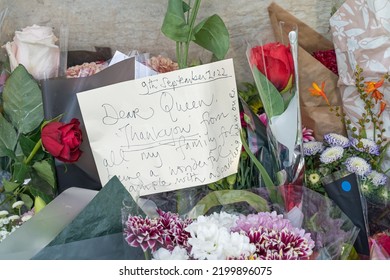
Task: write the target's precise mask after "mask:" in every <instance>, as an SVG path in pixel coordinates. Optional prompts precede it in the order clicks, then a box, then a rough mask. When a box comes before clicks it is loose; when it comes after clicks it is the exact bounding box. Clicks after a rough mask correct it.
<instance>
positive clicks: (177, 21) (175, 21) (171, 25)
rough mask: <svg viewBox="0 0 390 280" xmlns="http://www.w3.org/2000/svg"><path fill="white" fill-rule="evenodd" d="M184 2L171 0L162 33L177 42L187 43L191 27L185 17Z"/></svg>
mask: <svg viewBox="0 0 390 280" xmlns="http://www.w3.org/2000/svg"><path fill="white" fill-rule="evenodd" d="M184 9H185V6H184V5H183V1H182V0H169V2H168V9H167V12H166V14H165V17H164V22H163V25H162V27H161V31H162V33H163V34H164V35H165V36H167V37H168V38H170V39H172V40H174V41H176V42H187V40H188V34H189V33H190V27H189V25H188V24H187V22H186V19H185V17H184Z"/></svg>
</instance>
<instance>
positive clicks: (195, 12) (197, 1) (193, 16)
mask: <svg viewBox="0 0 390 280" xmlns="http://www.w3.org/2000/svg"><path fill="white" fill-rule="evenodd" d="M200 2H201V0H195V4H194V7H193V8H192V9H191V15H190V19H189V26H190V31H189V32H188V37H187V41H186V42H185V47H184V57H183V64H182V66H183V68H184V67H187V60H188V50H189V47H190V42H191V41H192V31H193V29H194V25H195V20H196V16H197V15H198V12H199V7H200ZM182 54H183V53H182Z"/></svg>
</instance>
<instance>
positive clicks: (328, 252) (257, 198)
mask: <svg viewBox="0 0 390 280" xmlns="http://www.w3.org/2000/svg"><path fill="white" fill-rule="evenodd" d="M273 189H274V192H276V193H278V194H280V195H281V196H282V195H283V194H284V193H286V190H285V189H286V187H284V186H280V187H274V188H273ZM288 189H289V192H290V193H291V194H293V195H294V196H295V198H296V200H295V205H294V207H292V208H291V210H290V211H287V210H286V209H287V207H291V205H290V206H287V205H285V204H284V203H283V200H281V201H280V202H279V203H275V202H274V201H272V200H271V199H270V197H269V195H268V191H267V189H266V188H252V189H249V190H221V191H212V192H209V193H204V194H203V195H202V194H201V193H200V192H199V193H198V196H199V197H198V198H193V199H194V200H198V202H197V203H196V205H195V206H194V207H193V208H192V209H191V210H190V211H189V212H188V213H186V214H184V215H180V218H182V219H183V221H186V219H187V220H188V219H191V220H193V221H195V220H197V218H198V217H203V216H212V215H215V214H216V213H221V215H223V213H228V214H233V215H237V216H238V217H243V216H247V215H253V214H255V215H257V214H258V213H261V212H263V213H264V212H266V213H272V212H274V211H275V213H276V214H282V215H283V217H284V218H286V219H288V220H289V221H290V222H291V224H292V225H294V227H296V228H299V229H303V230H304V232H305V233H310V237H311V239H312V240H313V242H314V244H315V246H314V249H313V254H312V255H311V256H310V259H347V258H348V257H349V255H350V254H352V253H353V251H352V250H353V249H352V245H353V243H354V242H355V239H356V237H357V234H358V229H357V227H356V226H354V224H353V223H352V222H351V220H350V219H349V218H348V217H347V216H346V215H345V214H344V213H343V212H342V211H341V210H340V208H339V207H338V206H337V205H336V204H335V203H334V202H333V201H331V200H330V199H328V198H326V197H325V196H323V195H321V194H319V193H316V192H314V191H311V190H310V189H308V188H305V187H303V186H291V185H290V186H288ZM268 190H269V189H268ZM175 195H176V194H175V192H172V193H166V194H165V195H164V199H162V200H160V199H159V197H157V196H155V197H149V198H141V199H140V200H139V204H138V205H139V207H138V206H137V204H135V202H133V203H132V204H131V207H125V208H123V211H124V212H122V213H124V216H123V222H124V224H123V226H124V232H125V238H127V239H128V240H130V241H128V242H131V241H132V237H129V234H128V230H129V229H128V225H129V224H128V223H130V222H131V220H133V217H139V219H140V220H139V221H140V222H142V221H144V220H143V219H146V220H148V219H150V220H153V219H156V218H158V217H159V215H160V216H161V213H158V212H156V209H159V210H158V211H160V210H162V211H165V212H170V214H169V215H172V213H176V211H175V208H174V207H173V208H172V207H171V209H169V208H170V207H169V206H174V205H175V203H174V201H175ZM298 198H299V199H298ZM167 199H168V201H171V202H172V203H169V204H167V203H166V200H167ZM167 206H168V207H167ZM163 215H166V214H163ZM173 215H175V214H173ZM261 215H263V214H261ZM126 217H127V219H126ZM248 217H249V216H248ZM134 219H138V218H134ZM176 219H177V217H176V218H172V219H171V222H172V223H174V220H176ZM202 219H203V218H202ZM126 233H127V235H126ZM138 233H139V232H138ZM132 234H134V232H132ZM182 234H183V233H182V232H181V233H180V234H179V235H180V236H182ZM126 236H127V237H126ZM140 238H141V237H140ZM134 245H135V246H137V244H136V243H133V246H134ZM166 245H167V243H164V242H162V243H161V244H160V243H159V244H158V245H154V246H156V247H153V248H154V249H155V250H153V251H156V250H157V249H158V248H160V247H162V248H164V249H163V250H165V249H167V247H164V246H166ZM168 247H169V246H168ZM144 249H145V248H144ZM139 250H140V251H141V252H142V250H141V248H139ZM148 250H149V249H148V248H146V250H144V251H145V252H147V251H148ZM171 252H172V251H171ZM150 253H151V252H149V254H148V256H149V257H150ZM138 256H139V255H138Z"/></svg>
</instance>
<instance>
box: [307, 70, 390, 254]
mask: <svg viewBox="0 0 390 280" xmlns="http://www.w3.org/2000/svg"><path fill="white" fill-rule="evenodd" d="M386 78H387V76H386V75H385V76H384V77H383V78H381V79H380V80H379V81H373V80H366V79H365V78H364V77H363V76H362V69H361V68H360V67H357V69H356V72H355V86H356V88H357V90H358V92H359V97H360V99H361V101H362V102H364V103H365V104H366V106H365V110H366V112H365V113H363V114H362V115H361V117H360V118H359V119H358V121H357V123H358V126H356V125H355V124H354V123H352V121H351V120H350V118H349V116H347V115H346V114H340V113H339V112H338V108H337V107H336V106H333V105H332V104H329V106H330V109H331V111H333V112H335V113H336V115H338V116H339V117H340V120H341V121H342V122H343V123H344V124H345V125H346V128H347V131H348V134H349V135H348V137H346V136H343V135H340V134H337V133H333V132H330V133H328V134H326V135H325V136H324V141H323V142H320V141H312V142H307V143H304V144H303V148H304V153H305V159H306V174H305V176H306V183H307V186H308V187H310V188H312V189H314V190H316V191H318V192H321V193H324V194H326V195H329V196H331V197H332V199H335V200H338V203H339V205H340V207H342V208H343V209H344V211H346V212H349V216H350V217H352V216H354V217H355V220H354V221H355V222H356V223H359V224H360V228H361V234H363V233H365V236H364V237H362V238H363V239H364V240H365V242H364V243H365V244H366V245H365V248H366V249H365V250H364V252H365V253H364V254H365V255H369V254H370V253H369V251H368V246H369V244H368V239H367V238H368V236H370V235H374V234H375V233H377V232H381V231H386V230H388V229H389V226H390V221H389V219H388V217H389V213H390V208H389V194H390V187H389V186H390V185H389V180H388V176H387V175H386V173H387V171H386V170H385V171H383V170H382V168H383V165H382V161H383V157H384V155H385V153H386V149H387V146H388V144H387V143H388V141H387V140H386V138H385V136H384V132H385V130H384V128H383V120H382V119H381V116H382V113H383V110H384V109H385V107H386V103H385V102H384V101H383V100H382V97H383V94H382V93H381V87H382V86H383V82H384V80H385V79H386ZM324 84H325V82H323V83H322V87H321V89H320V88H319V87H318V86H317V87H314V86H315V83H314V84H313V88H312V89H311V91H312V93H313V95H316V96H322V97H323V98H324V99H327V96H326V93H325V92H324ZM367 124H372V126H373V130H374V135H373V137H370V136H369V135H368V133H367V130H366V129H367ZM349 174H353V175H349ZM345 176H349V177H350V179H352V181H348V182H353V183H352V185H351V188H352V189H353V188H356V191H357V192H356V193H355V195H354V200H353V201H351V202H348V201H346V200H345V199H342V198H341V197H342V196H339V195H336V194H335V193H334V188H332V187H330V185H328V184H329V183H331V182H334V181H335V180H336V181H337V180H338V179H340V178H346V177H345ZM351 176H352V177H351ZM353 176H355V177H353ZM336 177H337V178H336ZM345 182H346V181H345ZM324 187H325V188H324ZM341 187H342V189H343V190H344V191H347V192H349V189H350V186H349V185H347V184H346V183H345V185H344V186H342V185H341ZM347 197H349V196H347ZM356 203H357V206H356ZM352 219H353V218H352Z"/></svg>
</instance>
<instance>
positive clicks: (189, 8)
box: [182, 1, 191, 13]
mask: <svg viewBox="0 0 390 280" xmlns="http://www.w3.org/2000/svg"><path fill="white" fill-rule="evenodd" d="M182 2H183V12H184V13H186V12H188V11H189V10H191V7H190V5H188V4H187V3H186V2H184V1H182Z"/></svg>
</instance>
